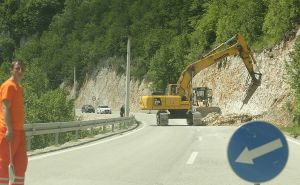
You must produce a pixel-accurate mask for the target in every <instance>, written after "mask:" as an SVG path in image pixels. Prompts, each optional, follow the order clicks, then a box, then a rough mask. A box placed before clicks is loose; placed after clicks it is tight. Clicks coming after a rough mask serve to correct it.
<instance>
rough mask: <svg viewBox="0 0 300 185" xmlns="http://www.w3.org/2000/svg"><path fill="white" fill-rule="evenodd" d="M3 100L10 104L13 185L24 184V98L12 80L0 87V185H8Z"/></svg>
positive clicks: (7, 153)
mask: <svg viewBox="0 0 300 185" xmlns="http://www.w3.org/2000/svg"><path fill="white" fill-rule="evenodd" d="M3 100H8V101H10V103H11V106H10V109H9V112H10V116H11V123H12V127H13V139H12V141H11V142H10V144H11V153H12V162H13V165H14V173H15V180H14V182H13V184H18V185H20V184H24V178H25V171H26V169H27V163H28V158H27V154H26V137H25V132H24V115H25V114H24V97H23V89H22V87H21V86H20V85H19V84H17V83H15V82H14V81H12V80H7V81H5V82H4V83H3V84H2V85H1V87H0V185H5V184H8V182H9V179H8V178H9V177H8V165H9V162H10V159H9V158H10V154H9V147H8V146H9V145H8V142H7V141H6V138H5V133H6V130H7V128H6V123H5V120H4V115H3Z"/></svg>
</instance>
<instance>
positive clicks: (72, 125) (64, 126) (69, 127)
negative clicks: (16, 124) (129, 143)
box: [25, 116, 135, 150]
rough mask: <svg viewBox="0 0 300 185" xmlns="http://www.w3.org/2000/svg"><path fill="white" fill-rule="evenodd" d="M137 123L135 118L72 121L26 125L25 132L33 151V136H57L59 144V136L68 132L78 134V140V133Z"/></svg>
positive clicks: (28, 146)
mask: <svg viewBox="0 0 300 185" xmlns="http://www.w3.org/2000/svg"><path fill="white" fill-rule="evenodd" d="M134 123H135V118H134V117H133V116H131V117H123V118H110V119H99V120H90V121H71V122H52V123H32V124H25V132H26V137H27V149H28V150H31V140H32V136H36V135H44V134H55V142H56V144H58V139H59V134H60V133H63V132H68V131H75V132H76V139H78V136H79V135H78V131H82V130H88V129H93V128H97V127H102V128H103V130H106V129H107V128H106V127H107V126H110V131H111V132H114V131H115V126H116V125H119V126H122V125H123V126H130V125H133V124H134Z"/></svg>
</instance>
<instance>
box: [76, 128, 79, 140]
mask: <svg viewBox="0 0 300 185" xmlns="http://www.w3.org/2000/svg"><path fill="white" fill-rule="evenodd" d="M75 137H76V140H77V139H78V138H79V134H78V130H75Z"/></svg>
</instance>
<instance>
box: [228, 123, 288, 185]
mask: <svg viewBox="0 0 300 185" xmlns="http://www.w3.org/2000/svg"><path fill="white" fill-rule="evenodd" d="M227 156H228V160H229V164H230V166H231V168H232V170H233V171H234V172H235V173H236V174H237V175H238V176H239V177H241V178H242V179H244V180H246V181H249V182H252V183H254V184H255V185H259V184H260V183H263V182H266V181H269V180H271V179H273V178H274V177H276V176H277V175H278V174H279V173H280V172H281V171H282V170H283V168H284V167H285V165H286V162H287V159H288V144H287V141H286V139H285V136H284V135H283V134H282V133H281V131H280V130H279V129H278V128H277V127H275V126H274V125H272V124H271V123H268V122H265V121H252V122H249V123H246V124H245V125H243V126H241V127H240V128H239V129H237V130H236V131H235V133H234V134H233V135H232V137H231V139H230V141H229V144H228V149H227Z"/></svg>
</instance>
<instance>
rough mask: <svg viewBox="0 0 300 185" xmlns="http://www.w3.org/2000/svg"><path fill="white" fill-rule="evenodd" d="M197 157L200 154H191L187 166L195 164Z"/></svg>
mask: <svg viewBox="0 0 300 185" xmlns="http://www.w3.org/2000/svg"><path fill="white" fill-rule="evenodd" d="M197 155H198V152H193V153H192V154H191V156H190V158H189V160H188V161H187V162H186V164H188V165H191V164H194V162H195V159H196V157H197Z"/></svg>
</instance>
